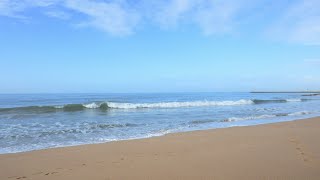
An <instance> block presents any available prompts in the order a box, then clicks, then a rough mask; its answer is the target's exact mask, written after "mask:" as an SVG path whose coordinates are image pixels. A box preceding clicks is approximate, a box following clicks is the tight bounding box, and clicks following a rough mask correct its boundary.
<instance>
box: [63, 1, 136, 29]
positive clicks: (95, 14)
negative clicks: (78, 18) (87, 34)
mask: <svg viewBox="0 0 320 180" xmlns="http://www.w3.org/2000/svg"><path fill="white" fill-rule="evenodd" d="M123 6H124V5H122V4H121V3H120V2H98V1H89V0H67V1H66V2H65V7H66V8H69V9H71V10H73V11H76V12H78V13H82V14H84V15H86V16H87V17H88V20H85V21H83V22H81V25H82V26H93V27H96V28H99V29H102V30H104V31H106V32H108V33H111V34H114V35H127V34H131V33H132V32H133V29H134V28H135V26H136V25H137V23H138V22H139V14H138V13H137V12H135V11H134V10H131V9H126V8H124V7H123Z"/></svg>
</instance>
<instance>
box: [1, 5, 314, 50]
mask: <svg viewBox="0 0 320 180" xmlns="http://www.w3.org/2000/svg"><path fill="white" fill-rule="evenodd" d="M268 4H269V5H270V4H272V6H270V7H273V8H275V9H278V8H279V7H277V6H281V5H283V4H285V6H284V7H283V9H282V11H281V12H278V13H272V12H273V11H272V10H273V9H269V10H268V11H259V9H264V7H265V6H266V5H268ZM35 7H37V9H39V8H42V11H45V14H46V15H47V16H49V17H55V18H60V19H64V20H69V21H71V22H72V23H76V24H78V25H79V26H81V27H94V28H97V29H100V30H102V31H105V32H107V33H109V34H112V35H117V36H119V35H120V36H122V35H128V34H132V33H134V32H135V31H136V29H138V28H137V27H138V26H141V25H145V24H152V25H154V26H158V27H161V28H165V29H170V28H173V27H174V28H176V27H181V26H184V25H189V26H195V27H199V28H200V29H201V30H202V32H203V33H204V34H206V35H216V34H228V33H233V32H241V31H244V29H245V28H242V27H240V26H241V24H245V23H243V22H247V20H248V19H254V22H253V21H250V23H252V24H249V25H250V26H253V27H254V26H255V23H260V24H261V23H262V24H263V25H261V27H263V26H264V27H265V28H266V29H268V30H267V31H268V34H269V37H272V38H273V39H277V40H282V41H287V42H293V43H302V44H308V45H320V1H319V0H294V1H290V2H289V3H283V2H280V1H276V2H274V1H273V2H270V1H268V0H258V1H257V0H163V1H159V0H137V1H130V0H108V1H106V0H42V1H38V0H0V15H2V16H8V17H14V18H25V17H27V15H25V12H26V11H27V10H29V9H32V8H35ZM61 9H62V10H61ZM64 10H67V11H64ZM66 12H69V13H70V12H71V13H72V15H71V14H68V13H66ZM261 13H265V14H264V15H261ZM71 17H81V19H80V20H79V18H74V19H72V18H71ZM252 17H255V18H252ZM257 17H260V19H259V18H257ZM265 17H268V18H269V19H268V21H264V19H263V18H265ZM270 22H271V24H270ZM264 23H267V24H264ZM267 27H269V28H267ZM261 31H263V30H261Z"/></svg>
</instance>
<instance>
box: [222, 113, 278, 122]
mask: <svg viewBox="0 0 320 180" xmlns="http://www.w3.org/2000/svg"><path fill="white" fill-rule="evenodd" d="M274 117H276V115H272V114H269V115H268V114H266V115H260V116H248V117H231V118H228V119H227V120H226V121H228V122H232V121H244V120H254V119H267V118H274Z"/></svg>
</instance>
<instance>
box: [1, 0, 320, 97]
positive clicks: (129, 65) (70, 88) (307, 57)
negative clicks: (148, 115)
mask: <svg viewBox="0 0 320 180" xmlns="http://www.w3.org/2000/svg"><path fill="white" fill-rule="evenodd" d="M0 77H1V78H0V93H137V92H222V91H223V92H224V91H227V92H240V91H241V92H242V91H252V90H320V1H319V0H279V1H274V0H42V1H41V0H0Z"/></svg>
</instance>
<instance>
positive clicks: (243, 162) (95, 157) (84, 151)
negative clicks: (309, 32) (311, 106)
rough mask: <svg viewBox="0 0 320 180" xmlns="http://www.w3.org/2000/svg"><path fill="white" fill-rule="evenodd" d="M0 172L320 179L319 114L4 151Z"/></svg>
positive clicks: (17, 175) (19, 175) (81, 177)
mask: <svg viewBox="0 0 320 180" xmlns="http://www.w3.org/2000/svg"><path fill="white" fill-rule="evenodd" d="M0 179H1V180H5V179H25V180H26V179H33V180H38V179H39V180H43V179H59V180H88V179H90V180H96V179H97V180H107V179H109V180H110V179H111V180H113V179H115V180H126V179H127V180H142V179H157V180H167V179H182V180H189V179H190V180H191V179H192V180H193V179H196V180H200V179H237V180H241V179H243V180H249V179H252V180H253V179H254V180H255V179H263V180H267V179H297V180H305V179H314V180H319V179H320V118H312V119H305V120H297V121H291V122H283V123H274V124H266V125H258V126H249V127H232V128H226V129H214V130H205V131H194V132H186V133H176V134H169V135H166V136H162V137H153V138H149V139H140V140H129V141H119V142H111V143H104V144H95V145H83V146H75V147H66V148H55V149H48V150H40V151H32V152H26V153H17V154H4V155H0Z"/></svg>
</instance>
